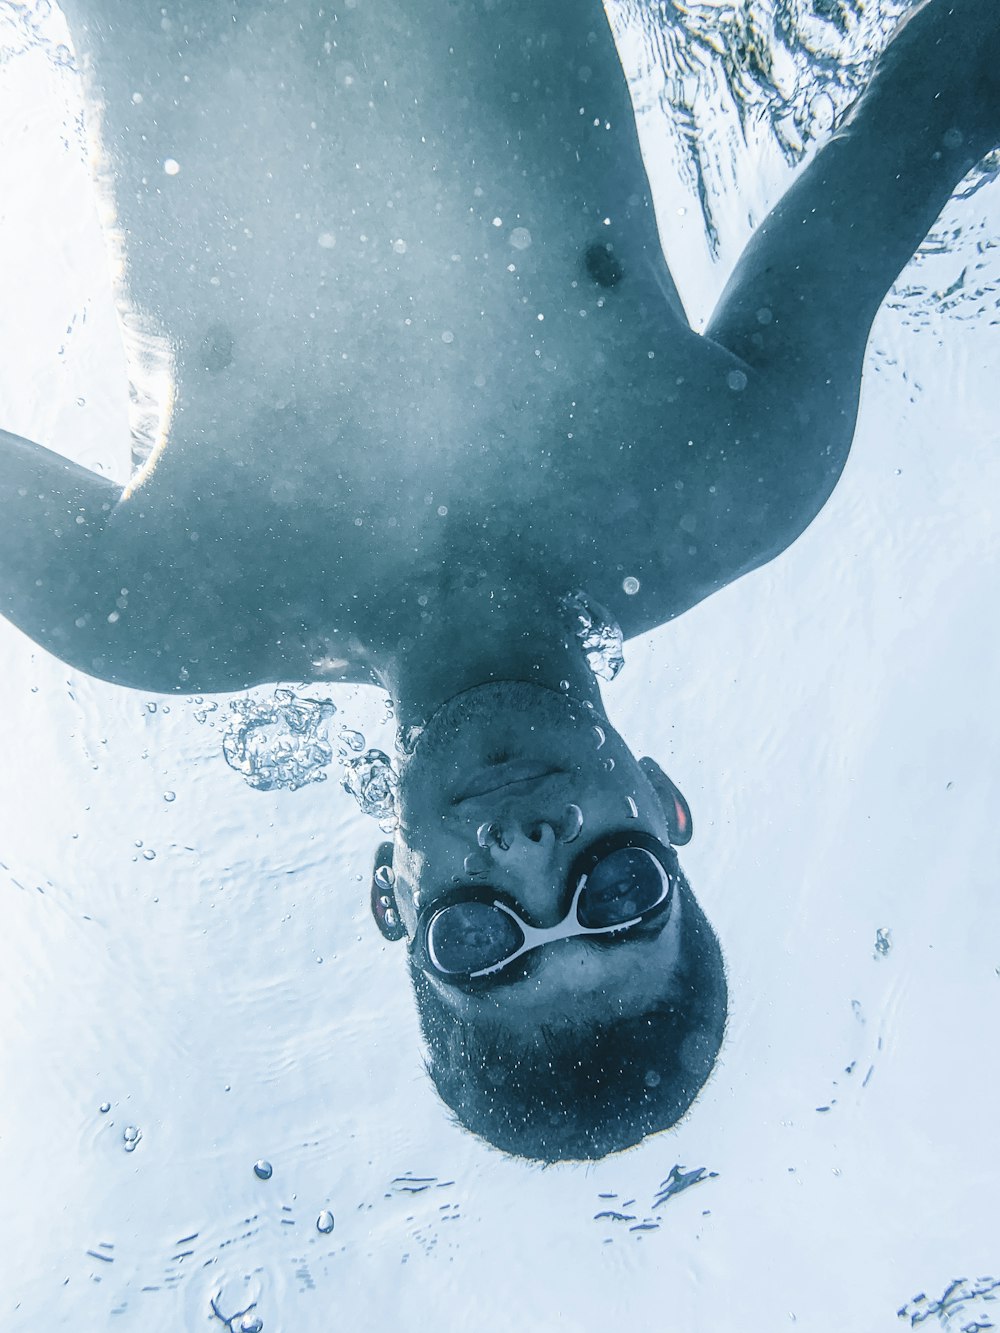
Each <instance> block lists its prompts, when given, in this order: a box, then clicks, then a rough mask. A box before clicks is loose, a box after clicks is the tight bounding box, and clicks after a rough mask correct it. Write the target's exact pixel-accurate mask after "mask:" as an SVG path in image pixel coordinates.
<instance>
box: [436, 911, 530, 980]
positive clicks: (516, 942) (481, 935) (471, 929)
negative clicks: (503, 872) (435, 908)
mask: <svg viewBox="0 0 1000 1333" xmlns="http://www.w3.org/2000/svg"><path fill="white" fill-rule="evenodd" d="M523 943H524V936H523V934H522V933H521V929H520V927H519V926H518V924H517V922H516V921H515V920H514V918H513V917H511V916H508V915H507V913H506V912H501V911H500V910H499V909H498V908H496V907H494V906H493V905H492V904H491V903H477V902H470V903H455V904H453V905H452V906H451V907H446V908H445V909H444V911H442V912H439V913H438V914H437V915H436V916H435V917H434V919H433V920H432V921H431V924H430V928H429V930H428V932H427V951H428V953H429V954H430V958H431V962H432V963H433V964H434V966H435V967H436V968H437V970H438V971H439V972H441V973H443V974H444V975H446V976H448V975H451V976H462V975H468V974H470V973H472V972H480V971H482V970H484V969H485V968H489V967H494V966H495V965H496V964H497V963H500V962H502V961H503V960H504V959H505V958H509V957H510V955H511V954H513V953H516V952H517V951H518V949H520V947H521V945H522V944H523Z"/></svg>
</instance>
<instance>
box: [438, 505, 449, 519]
mask: <svg viewBox="0 0 1000 1333" xmlns="http://www.w3.org/2000/svg"><path fill="white" fill-rule="evenodd" d="M447 516H448V506H447V505H438V518H446V517H447Z"/></svg>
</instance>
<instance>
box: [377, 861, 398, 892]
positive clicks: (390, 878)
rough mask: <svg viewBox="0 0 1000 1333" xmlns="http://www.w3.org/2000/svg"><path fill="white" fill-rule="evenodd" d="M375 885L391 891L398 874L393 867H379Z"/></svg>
mask: <svg viewBox="0 0 1000 1333" xmlns="http://www.w3.org/2000/svg"><path fill="white" fill-rule="evenodd" d="M375 883H376V884H377V885H378V886H379V888H380V889H391V888H392V886H393V885H394V884H395V883H396V872H395V871H394V870H393V868H392V866H379V867H378V869H377V870H376V871H375Z"/></svg>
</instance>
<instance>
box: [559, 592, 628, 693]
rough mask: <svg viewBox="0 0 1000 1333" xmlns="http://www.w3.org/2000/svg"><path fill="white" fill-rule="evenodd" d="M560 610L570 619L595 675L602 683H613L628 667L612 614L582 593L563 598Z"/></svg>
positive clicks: (616, 624) (620, 633) (616, 623)
mask: <svg viewBox="0 0 1000 1333" xmlns="http://www.w3.org/2000/svg"><path fill="white" fill-rule="evenodd" d="M560 609H561V610H562V612H563V614H564V615H565V616H566V617H567V618H568V619H569V621H570V624H571V625H572V629H573V633H574V635H575V637H576V639H577V642H578V643H579V644H580V648H581V649H582V651H583V655H584V657H585V658H586V660H587V665H588V666H589V667H590V669H591V671H592V672H593V673H594V675H595V676H600V678H601V679H602V680H614V678H615V676H617V675H618V673H619V671H621V669H622V667H623V666H624V665H625V658H624V656H623V653H622V645H623V642H624V637H623V635H622V631H621V626H620V625H619V624H618V622H617V621H616V620H615V619H614V617H613V616H612V615H611V613H610V612H609V611H607V610H606V609H605V608H604V607H602V606H600V605H599V604H598V603H597V602H592V601H591V600H590V599H589V598H588V597H587V595H586V593H584V592H580V591H577V592H573V593H569V594H568V595H567V596H565V597H563V598H561V599H560Z"/></svg>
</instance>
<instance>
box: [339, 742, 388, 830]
mask: <svg viewBox="0 0 1000 1333" xmlns="http://www.w3.org/2000/svg"><path fill="white" fill-rule="evenodd" d="M396 782H397V780H396V774H395V772H394V770H393V767H392V764H391V763H390V762H389V756H388V755H387V754H385V753H384V752H383V751H382V750H366V751H365V752H364V754H359V755H358V756H357V757H356V758H355V759H349V760H346V761H344V791H346V792H348V793H349V794H350V795H351V796H353V797H354V799H355V800H356V801H357V803H358V809H359V810H360V811H361V813H362V814H363V815H370V816H371V817H372V818H373V819H375V820H377V821H378V826H379V828H380V829H381V830H382V832H383V833H392V832H393V831H394V830H395V828H396V824H397V820H396Z"/></svg>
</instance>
